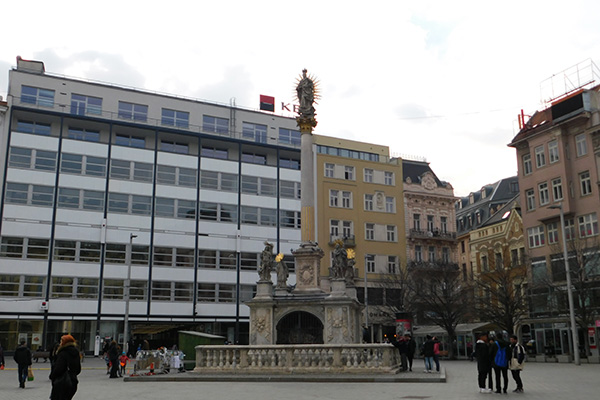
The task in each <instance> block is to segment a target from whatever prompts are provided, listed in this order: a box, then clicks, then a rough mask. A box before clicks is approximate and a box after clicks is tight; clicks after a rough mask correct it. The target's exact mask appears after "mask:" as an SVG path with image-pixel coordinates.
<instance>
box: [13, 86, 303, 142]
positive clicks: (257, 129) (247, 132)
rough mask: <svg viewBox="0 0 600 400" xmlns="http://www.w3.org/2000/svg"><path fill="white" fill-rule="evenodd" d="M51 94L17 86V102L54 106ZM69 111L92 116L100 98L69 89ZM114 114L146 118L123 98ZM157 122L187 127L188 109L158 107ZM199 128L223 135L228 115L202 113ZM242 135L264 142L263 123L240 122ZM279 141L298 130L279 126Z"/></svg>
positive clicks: (295, 138)
mask: <svg viewBox="0 0 600 400" xmlns="http://www.w3.org/2000/svg"><path fill="white" fill-rule="evenodd" d="M54 94H55V91H54V90H49V89H43V88H36V87H32V86H26V85H22V86H21V102H22V103H26V104H35V105H38V106H42V107H54ZM71 114H73V115H93V116H94V115H102V98H100V97H94V96H87V95H82V94H76V93H72V94H71ZM117 115H118V117H119V118H121V119H124V120H130V121H135V122H147V120H148V106H147V105H145V104H136V103H130V102H126V101H119V105H118V113H117ZM160 122H161V124H162V125H163V126H173V127H176V128H182V129H189V126H190V113H189V112H188V111H182V110H173V109H169V108H162V109H161V119H160ZM202 130H203V131H204V132H210V133H217V134H219V135H227V134H229V119H227V118H220V117H214V116H210V115H203V116H202ZM242 137H243V138H245V139H248V140H251V141H255V142H258V143H267V126H266V125H261V124H254V123H250V122H243V125H242ZM98 139H99V136H98ZM92 141H97V140H92ZM279 141H280V143H285V144H291V145H294V146H299V145H300V131H296V130H292V129H286V128H280V130H279ZM138 145H139V143H137V144H136V145H134V146H135V147H138ZM175 152H180V151H175Z"/></svg>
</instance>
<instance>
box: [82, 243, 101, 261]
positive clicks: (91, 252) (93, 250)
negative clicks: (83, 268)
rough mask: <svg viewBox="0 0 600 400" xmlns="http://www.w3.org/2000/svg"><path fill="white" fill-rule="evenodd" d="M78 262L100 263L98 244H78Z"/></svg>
mask: <svg viewBox="0 0 600 400" xmlns="http://www.w3.org/2000/svg"><path fill="white" fill-rule="evenodd" d="M79 261H80V262H91V263H97V262H100V243H95V242H80V243H79Z"/></svg>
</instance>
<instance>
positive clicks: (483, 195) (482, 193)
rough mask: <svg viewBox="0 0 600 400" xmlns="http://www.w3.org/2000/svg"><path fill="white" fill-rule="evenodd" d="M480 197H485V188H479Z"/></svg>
mask: <svg viewBox="0 0 600 400" xmlns="http://www.w3.org/2000/svg"><path fill="white" fill-rule="evenodd" d="M481 198H482V199H485V188H483V189H481Z"/></svg>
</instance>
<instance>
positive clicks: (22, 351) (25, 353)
mask: <svg viewBox="0 0 600 400" xmlns="http://www.w3.org/2000/svg"><path fill="white" fill-rule="evenodd" d="M13 359H14V360H15V362H16V363H17V366H18V368H17V369H18V371H19V387H20V388H22V389H25V381H27V370H28V369H29V366H30V365H31V351H30V350H29V348H28V347H27V342H26V341H25V339H21V342H20V345H19V347H17V349H16V350H15V354H14V355H13Z"/></svg>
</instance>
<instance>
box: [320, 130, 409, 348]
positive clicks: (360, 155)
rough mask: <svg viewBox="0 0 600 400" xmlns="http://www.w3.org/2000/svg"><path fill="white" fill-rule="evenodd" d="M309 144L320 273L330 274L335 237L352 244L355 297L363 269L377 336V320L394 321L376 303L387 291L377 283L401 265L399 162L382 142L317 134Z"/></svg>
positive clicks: (361, 284)
mask: <svg viewBox="0 0 600 400" xmlns="http://www.w3.org/2000/svg"><path fill="white" fill-rule="evenodd" d="M314 143H315V144H316V149H317V157H316V168H315V171H316V172H315V174H316V177H315V182H316V185H317V186H316V197H317V198H316V203H315V204H316V208H317V220H318V227H317V241H318V242H319V246H320V247H321V248H322V249H323V251H324V252H325V257H324V258H323V260H322V261H321V275H322V276H324V277H326V276H329V268H330V267H331V260H332V253H333V250H334V247H335V242H336V240H338V239H339V240H342V241H343V242H344V244H345V245H346V247H347V248H352V249H354V251H355V254H356V264H355V268H356V269H357V275H356V279H355V282H356V286H357V292H358V298H359V300H360V301H363V297H364V290H363V288H364V277H365V269H366V270H367V282H368V284H367V286H368V287H369V291H368V297H369V305H370V306H372V307H369V322H370V324H374V325H375V331H376V334H375V339H376V340H377V339H381V336H382V332H383V330H382V329H379V327H378V325H380V324H381V325H388V326H391V325H393V323H394V319H393V318H394V315H393V313H390V312H385V311H382V310H381V309H380V307H378V306H383V305H385V304H386V293H387V292H389V288H384V285H382V283H381V282H382V281H385V280H386V279H387V277H389V276H390V275H391V274H395V273H397V272H398V271H400V268H405V267H406V238H405V235H404V205H403V191H402V161H401V160H400V159H392V158H390V155H389V148H388V147H387V146H379V145H374V144H369V143H362V142H356V141H351V140H345V139H339V138H333V137H325V136H317V135H315V136H314ZM325 280H326V279H325ZM387 300H389V299H387Z"/></svg>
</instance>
